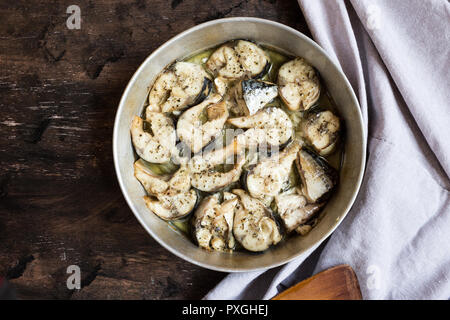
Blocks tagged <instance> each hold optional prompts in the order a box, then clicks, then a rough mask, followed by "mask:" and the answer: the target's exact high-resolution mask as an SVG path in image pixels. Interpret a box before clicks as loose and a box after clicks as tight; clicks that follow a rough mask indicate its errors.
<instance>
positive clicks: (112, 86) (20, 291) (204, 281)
mask: <svg viewBox="0 0 450 320" xmlns="http://www.w3.org/2000/svg"><path fill="white" fill-rule="evenodd" d="M45 2H47V3H45ZM73 4H76V5H78V6H79V7H80V9H81V19H82V21H81V29H80V30H69V29H68V28H67V26H66V20H67V18H68V17H69V14H67V13H66V9H67V7H68V6H69V5H73ZM231 16H255V17H261V18H267V19H271V20H275V21H279V22H282V23H284V24H287V25H289V26H291V27H294V28H296V29H297V30H300V31H301V32H304V33H306V34H308V30H307V26H306V23H305V20H304V18H303V16H302V14H301V11H300V9H299V7H298V4H297V2H296V1H295V0H289V1H288V0H284V1H282V0H280V1H275V0H273V1H270V0H267V1H263V0H259V1H258V0H247V1H224V0H222V1H205V0H185V1H183V0H172V1H163V0H154V1H151V0H130V1H125V0H122V1H120V0H97V1H94V0H70V1H68V0H67V1H66V0H63V1H41V0H15V1H2V2H1V4H0V21H1V23H0V40H1V41H0V166H1V171H0V174H1V175H0V276H3V277H6V278H7V279H9V280H10V282H11V283H12V284H13V285H14V286H15V288H16V290H17V296H18V297H19V298H24V299H37V298H40V299H69V298H70V299H114V298H120V299H125V298H126V299H199V298H201V297H202V296H203V295H204V294H205V293H207V292H208V291H209V290H210V289H211V288H213V287H214V286H215V285H216V284H217V283H218V282H219V281H220V280H221V279H222V278H223V277H225V276H226V274H225V273H220V272H214V271H210V270H207V269H203V268H200V267H197V266H195V265H192V264H190V263H188V262H185V261H184V260H181V259H179V258H178V257H176V256H174V255H173V254H171V253H169V252H168V251H167V250H165V249H164V248H163V247H161V246H160V245H159V244H158V243H157V242H156V241H155V240H153V239H152V238H151V237H150V236H149V235H148V234H147V233H146V232H145V230H144V229H143V228H142V227H141V225H140V224H139V223H138V222H137V220H136V219H135V218H134V216H133V214H132V212H131V210H130V209H129V208H128V206H127V204H126V202H125V200H124V198H123V196H122V194H121V192H120V189H119V186H118V183H117V181H116V177H115V173H114V167H113V160H112V151H111V150H112V146H111V140H112V130H113V121H114V116H115V113H116V107H117V105H118V102H119V99H120V96H121V94H122V92H123V90H124V88H125V86H126V84H127V82H128V80H129V79H130V77H131V76H132V75H133V73H134V71H135V70H136V69H137V67H138V66H139V64H140V63H141V62H142V61H143V60H144V59H145V58H146V57H147V56H148V55H149V54H150V53H151V52H152V51H153V50H154V49H156V48H157V47H158V46H160V45H161V44H162V43H164V42H165V41H166V40H168V39H169V38H171V37H173V36H174V35H176V34H178V33H180V32H181V31H183V30H185V29H187V28H189V27H192V26H194V25H196V24H199V23H202V22H205V21H208V20H212V19H217V18H223V17H231ZM70 265H78V266H79V267H80V268H81V279H82V281H81V286H82V287H81V289H80V290H68V289H67V286H66V280H67V277H68V276H69V275H68V274H67V272H66V271H67V267H68V266H70Z"/></svg>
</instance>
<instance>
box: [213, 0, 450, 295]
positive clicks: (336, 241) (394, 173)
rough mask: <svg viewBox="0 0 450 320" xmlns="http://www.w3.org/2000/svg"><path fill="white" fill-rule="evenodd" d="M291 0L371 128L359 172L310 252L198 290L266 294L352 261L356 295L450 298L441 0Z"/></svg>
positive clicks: (448, 54)
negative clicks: (347, 205)
mask: <svg viewBox="0 0 450 320" xmlns="http://www.w3.org/2000/svg"><path fill="white" fill-rule="evenodd" d="M299 4H300V7H301V10H302V12H303V14H304V16H305V18H306V20H307V23H308V25H309V28H310V30H311V33H312V35H313V38H314V40H315V41H316V42H317V43H319V45H321V46H322V47H323V48H324V49H325V51H327V53H328V54H329V55H330V56H331V58H332V59H334V60H335V61H337V62H338V63H339V64H340V66H341V68H342V70H343V71H344V73H345V74H346V76H347V77H348V79H349V80H350V82H351V84H352V86H353V88H354V90H355V92H356V95H357V97H358V98H359V102H360V105H361V109H362V112H363V116H364V119H365V122H366V125H367V127H368V131H367V132H368V161H367V168H366V172H365V177H364V181H363V184H362V187H361V190H360V192H359V195H358V197H357V200H356V202H355V204H354V206H353V208H352V209H351V211H350V212H349V214H348V215H347V217H346V218H345V219H344V221H343V222H342V224H341V225H340V226H339V227H338V228H337V230H336V231H335V232H334V233H333V234H332V236H331V237H330V238H329V239H328V240H327V241H325V242H324V243H323V244H322V245H321V246H320V247H319V249H317V250H315V251H314V253H313V254H312V255H309V254H310V253H311V252H312V251H313V250H311V252H309V253H307V254H305V255H303V256H302V257H299V258H297V259H296V260H294V261H292V262H290V263H288V264H285V265H284V266H281V267H278V268H274V269H271V270H267V271H260V272H248V273H237V274H230V275H228V276H227V277H226V278H225V279H224V280H223V281H222V282H221V283H219V285H217V286H216V287H215V288H214V289H213V290H212V291H210V292H209V293H208V294H207V295H206V297H205V299H270V298H272V297H273V296H274V295H276V294H277V293H278V292H279V291H282V290H284V289H285V288H287V287H289V286H292V285H294V284H296V283H297V282H299V281H301V280H303V279H305V278H306V277H308V276H310V275H312V274H315V273H317V272H320V271H322V270H325V269H327V268H329V267H332V266H335V265H338V264H343V263H345V264H349V265H350V266H351V267H353V269H354V270H355V272H356V274H357V277H358V279H359V283H360V287H361V291H362V295H363V298H364V299H449V298H450V197H449V190H450V181H449V174H450V108H449V107H450V76H449V72H450V5H449V3H448V1H446V0H408V1H404V0H375V1H374V0H351V1H342V0H328V1H327V0H323V1H322V0H299ZM342 107H345V106H342ZM308 256H309V257H308Z"/></svg>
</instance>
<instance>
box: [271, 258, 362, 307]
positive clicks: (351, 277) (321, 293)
mask: <svg viewBox="0 0 450 320" xmlns="http://www.w3.org/2000/svg"><path fill="white" fill-rule="evenodd" d="M361 299H362V295H361V290H360V289H359V283H358V279H357V278H356V274H355V272H354V271H353V269H352V268H351V267H350V266H349V265H346V264H342V265H339V266H336V267H333V268H330V269H327V270H325V271H322V272H320V273H318V274H316V275H314V276H312V277H311V278H308V279H306V280H303V281H302V282H300V283H297V284H296V285H295V286H293V287H290V288H289V289H287V290H285V291H283V292H282V293H280V294H279V295H277V296H275V297H274V298H272V300H361Z"/></svg>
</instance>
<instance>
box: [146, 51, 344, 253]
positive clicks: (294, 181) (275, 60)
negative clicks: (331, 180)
mask: <svg viewBox="0 0 450 320" xmlns="http://www.w3.org/2000/svg"><path fill="white" fill-rule="evenodd" d="M231 43H232V42H231ZM218 47H219V46H216V47H214V48H210V49H207V50H204V51H201V52H199V53H195V54H194V55H191V56H189V57H187V58H185V59H182V60H183V61H186V62H192V63H196V64H199V65H201V66H203V67H204V66H205V64H206V62H207V60H208V59H209V57H210V56H211V54H212V53H213V52H214V51H215V50H216V49H217V48H218ZM261 47H262V48H263V49H264V51H265V52H266V53H267V55H268V56H269V58H270V61H271V67H270V69H269V72H268V73H267V74H266V75H264V77H263V78H262V79H261V80H263V81H270V82H273V83H276V82H277V75H278V70H279V69H280V67H281V66H282V65H283V64H284V63H286V62H288V61H290V60H291V59H293V58H294V56H290V55H287V54H284V53H282V52H280V51H278V50H277V49H276V48H273V47H269V46H265V45H261ZM169 67H170V66H169ZM321 86H322V87H321V94H320V98H319V100H318V101H317V103H316V106H317V107H320V108H321V109H326V110H330V111H332V112H333V113H336V114H337V115H339V114H338V113H337V108H336V105H335V104H334V101H333V99H332V98H331V96H330V95H329V93H328V91H327V89H326V87H325V84H324V83H323V82H321ZM213 91H214V87H213ZM267 106H272V107H279V108H282V109H283V110H284V111H285V112H286V113H287V114H288V115H289V117H290V119H291V121H292V122H293V124H294V128H295V135H296V137H298V138H301V137H302V132H301V122H302V121H303V118H304V112H302V111H291V110H289V109H288V108H287V107H286V105H285V104H284V103H283V102H282V100H281V99H280V98H278V97H277V98H275V99H274V100H273V101H272V102H270V103H269V104H268V105H267ZM316 106H315V107H316ZM144 114H145V107H144V111H143V114H142V115H143V116H145V115H144ZM201 117H202V119H200V120H201V121H202V122H205V121H207V116H206V114H203V115H202V116H201ZM174 122H175V123H176V119H174ZM230 127H232V126H230V125H226V127H225V128H224V130H223V132H222V135H221V136H219V137H218V140H220V142H219V143H224V142H225V138H226V137H225V129H228V128H230ZM343 138H344V137H342V136H341V141H340V143H339V145H338V147H337V148H336V150H335V151H334V152H333V153H332V154H330V155H329V156H327V157H326V159H327V160H328V162H329V163H330V165H331V166H332V167H334V168H336V169H338V170H339V169H340V168H341V165H342V158H343V152H344V150H343V147H342V145H343V142H342V141H343ZM226 141H229V138H228V137H227V138H226ZM146 164H147V165H148V166H149V167H150V168H151V169H152V170H153V171H154V172H155V173H161V174H172V173H174V172H175V171H176V170H177V169H178V168H179V166H177V165H175V164H173V163H172V162H169V163H164V164H154V163H146ZM221 170H223V171H227V170H229V168H228V166H227V165H223V168H221ZM300 185H301V179H300V177H299V174H298V172H297V169H296V168H295V165H293V167H292V169H291V173H290V175H289V181H288V183H287V184H286V185H285V186H284V188H283V190H287V189H289V188H293V187H297V186H300ZM235 188H243V186H242V185H241V183H240V182H236V183H233V184H232V185H229V186H227V187H225V188H224V189H223V190H222V191H221V192H224V191H231V190H232V189H235ZM198 194H199V199H198V201H197V203H200V202H201V201H202V200H203V199H204V198H205V197H207V196H209V195H211V194H212V193H207V192H199V193H198ZM270 207H271V208H272V209H274V211H276V205H275V202H272V204H271V206H270ZM275 214H276V215H277V213H276V212H275ZM192 215H193V213H191V214H190V215H189V216H188V217H185V218H183V219H181V220H175V221H170V222H169V223H168V226H169V227H170V228H171V229H173V230H174V231H175V232H177V233H179V234H182V235H183V236H186V237H187V238H188V239H190V240H191V239H192V237H191V218H192ZM320 217H321V213H320V214H318V215H317V217H316V218H315V219H313V220H311V221H310V222H309V223H308V224H312V225H316V224H317V222H318V220H320ZM237 251H240V249H237Z"/></svg>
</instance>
